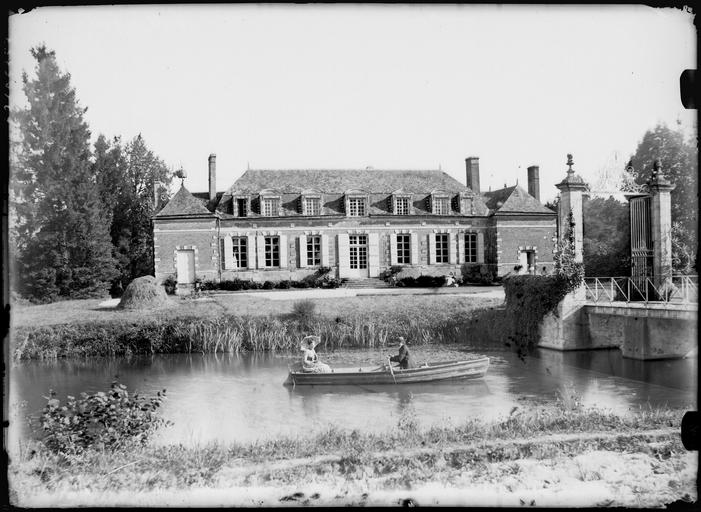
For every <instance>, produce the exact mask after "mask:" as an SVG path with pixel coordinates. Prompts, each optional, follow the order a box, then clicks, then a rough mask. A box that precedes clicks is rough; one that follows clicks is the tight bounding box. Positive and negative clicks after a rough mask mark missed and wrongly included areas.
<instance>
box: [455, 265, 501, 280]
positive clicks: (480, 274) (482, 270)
mask: <svg viewBox="0 0 701 512" xmlns="http://www.w3.org/2000/svg"><path fill="white" fill-rule="evenodd" d="M460 273H461V274H462V282H463V283H471V284H492V283H493V282H494V272H492V270H490V268H489V266H488V265H486V264H482V263H464V264H463V265H462V267H460Z"/></svg>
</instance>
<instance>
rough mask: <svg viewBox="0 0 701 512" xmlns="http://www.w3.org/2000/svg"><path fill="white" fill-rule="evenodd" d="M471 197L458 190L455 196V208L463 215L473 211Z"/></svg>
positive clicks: (470, 213)
mask: <svg viewBox="0 0 701 512" xmlns="http://www.w3.org/2000/svg"><path fill="white" fill-rule="evenodd" d="M473 209H474V206H473V198H472V196H471V195H469V194H467V193H465V192H460V194H459V195H458V196H457V197H455V210H456V211H458V212H460V213H461V214H463V215H472V214H473V213H474V211H473Z"/></svg>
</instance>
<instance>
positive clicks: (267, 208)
mask: <svg viewBox="0 0 701 512" xmlns="http://www.w3.org/2000/svg"><path fill="white" fill-rule="evenodd" d="M281 205H282V194H281V193H280V192H279V191H277V190H274V189H271V188H266V189H263V190H261V191H260V194H259V196H258V209H259V213H260V215H261V216H262V217H279V216H280V215H281V212H282V206H281Z"/></svg>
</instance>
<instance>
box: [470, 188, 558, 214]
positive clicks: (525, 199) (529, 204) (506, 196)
mask: <svg viewBox="0 0 701 512" xmlns="http://www.w3.org/2000/svg"><path fill="white" fill-rule="evenodd" d="M482 196H483V197H484V198H485V202H486V203H487V207H488V208H489V209H490V210H491V211H492V213H549V214H551V215H555V212H553V211H552V210H551V209H550V208H546V207H545V206H543V205H542V204H540V202H539V201H538V200H537V199H536V198H535V197H533V196H532V195H530V194H529V193H528V192H526V191H525V190H524V189H522V188H521V187H520V186H518V185H515V186H513V187H506V188H502V189H499V190H494V191H491V192H483V193H482Z"/></svg>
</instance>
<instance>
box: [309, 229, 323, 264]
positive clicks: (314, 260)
mask: <svg viewBox="0 0 701 512" xmlns="http://www.w3.org/2000/svg"><path fill="white" fill-rule="evenodd" d="M319 265H321V236H318V235H317V236H309V237H307V266H308V267H315V266H319Z"/></svg>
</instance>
